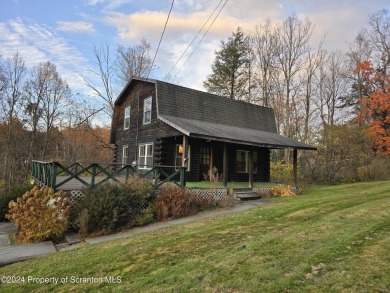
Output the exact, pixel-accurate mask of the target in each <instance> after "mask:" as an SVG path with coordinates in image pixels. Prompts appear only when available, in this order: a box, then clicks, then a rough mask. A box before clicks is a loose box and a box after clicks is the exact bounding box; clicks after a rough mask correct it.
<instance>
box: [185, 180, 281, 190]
mask: <svg viewBox="0 0 390 293" xmlns="http://www.w3.org/2000/svg"><path fill="white" fill-rule="evenodd" d="M275 185H277V183H273V182H254V183H253V187H255V188H267V187H272V186H275ZM186 186H187V187H188V188H223V182H208V181H200V182H187V184H186ZM227 187H228V188H248V187H249V183H248V182H228V184H227Z"/></svg>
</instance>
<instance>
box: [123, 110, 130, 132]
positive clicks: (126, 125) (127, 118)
mask: <svg viewBox="0 0 390 293" xmlns="http://www.w3.org/2000/svg"><path fill="white" fill-rule="evenodd" d="M130 111H131V108H130V107H126V108H125V120H124V122H123V129H124V130H126V129H129V128H130Z"/></svg>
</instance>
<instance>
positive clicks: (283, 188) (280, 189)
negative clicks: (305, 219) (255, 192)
mask: <svg viewBox="0 0 390 293" xmlns="http://www.w3.org/2000/svg"><path fill="white" fill-rule="evenodd" d="M294 195H296V194H295V192H294V191H293V190H292V188H291V186H290V185H278V186H273V187H272V196H275V197H278V196H294Z"/></svg>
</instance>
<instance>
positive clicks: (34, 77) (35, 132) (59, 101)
mask: <svg viewBox="0 0 390 293" xmlns="http://www.w3.org/2000/svg"><path fill="white" fill-rule="evenodd" d="M25 91H26V97H25V101H26V108H25V114H26V121H28V123H29V124H30V127H29V128H30V131H31V142H30V150H29V161H30V160H32V159H33V158H34V157H36V156H38V153H39V157H40V158H41V159H44V158H45V156H46V155H47V148H48V144H49V142H50V135H51V131H52V130H53V129H54V128H55V127H56V125H57V124H58V123H57V122H59V121H60V116H61V115H62V113H63V108H64V107H65V105H66V104H67V102H68V100H69V98H70V94H71V93H70V89H69V86H68V84H67V83H66V81H65V80H63V79H62V78H61V76H60V75H59V74H58V72H57V69H56V66H55V65H54V64H52V63H50V62H49V61H47V62H45V63H40V64H38V66H36V67H35V68H34V70H33V71H32V73H31V76H30V78H29V80H28V81H27V83H26V86H25ZM41 133H43V134H44V136H43V137H41ZM38 137H41V139H39V140H38Z"/></svg>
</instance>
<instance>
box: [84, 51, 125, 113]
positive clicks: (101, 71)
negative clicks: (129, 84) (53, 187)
mask: <svg viewBox="0 0 390 293" xmlns="http://www.w3.org/2000/svg"><path fill="white" fill-rule="evenodd" d="M93 49H94V53H95V59H96V60H95V65H96V67H97V69H92V68H90V69H88V72H89V73H91V74H92V75H93V76H94V77H95V78H96V79H94V81H91V80H88V79H87V78H86V77H85V76H84V75H82V74H80V76H81V77H82V78H83V79H84V81H85V84H86V85H87V86H88V87H89V88H90V89H91V90H92V92H93V94H94V95H95V96H96V97H98V98H100V99H101V100H102V102H103V103H104V104H105V105H104V109H105V112H106V114H107V115H108V116H109V117H111V116H112V113H114V102H115V98H116V94H117V92H118V89H117V88H116V86H115V84H114V77H115V61H114V60H112V59H111V57H110V46H109V45H108V44H107V43H106V44H105V46H103V45H102V46H101V47H100V48H98V47H96V46H94V47H93ZM96 80H99V82H100V84H101V85H102V86H103V88H101V86H99V82H96Z"/></svg>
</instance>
